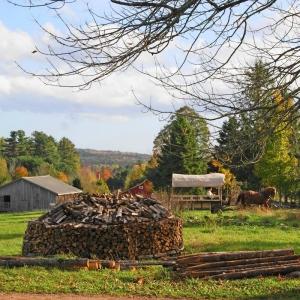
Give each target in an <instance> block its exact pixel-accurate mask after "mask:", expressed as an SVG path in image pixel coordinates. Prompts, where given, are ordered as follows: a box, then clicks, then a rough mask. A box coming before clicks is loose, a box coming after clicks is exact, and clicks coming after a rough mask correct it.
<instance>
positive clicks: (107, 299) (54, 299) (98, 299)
mask: <svg viewBox="0 0 300 300" xmlns="http://www.w3.org/2000/svg"><path fill="white" fill-rule="evenodd" d="M154 299H155V300H174V299H170V298H153V297H152V298H148V297H138V296H132V297H118V296H116V297H112V296H105V295H100V296H80V295H62V294H60V295H49V294H0V300H154ZM176 300H179V299H178V298H177V299H176ZM180 300H186V299H185V298H181V299H180Z"/></svg>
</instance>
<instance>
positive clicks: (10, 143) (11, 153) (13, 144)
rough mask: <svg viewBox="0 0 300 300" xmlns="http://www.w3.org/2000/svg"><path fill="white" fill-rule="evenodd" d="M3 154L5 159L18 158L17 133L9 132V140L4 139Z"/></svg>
mask: <svg viewBox="0 0 300 300" xmlns="http://www.w3.org/2000/svg"><path fill="white" fill-rule="evenodd" d="M5 144H6V145H5V152H4V156H5V157H6V158H8V159H9V158H16V157H17V156H18V146H17V144H18V141H17V131H11V132H10V136H9V138H7V139H5Z"/></svg>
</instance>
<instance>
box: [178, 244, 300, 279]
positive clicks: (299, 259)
mask: <svg viewBox="0 0 300 300" xmlns="http://www.w3.org/2000/svg"><path fill="white" fill-rule="evenodd" d="M175 269H176V274H177V276H178V277H180V278H185V277H190V278H204V279H240V278H250V277H256V276H270V275H286V274H288V273H291V272H295V271H300V255H295V253H294V251H293V250H292V249H283V250H281V249H280V250H265V251H237V252H220V253H218V252H215V253H198V254H193V255H187V256H179V257H178V258H177V259H176V267H175Z"/></svg>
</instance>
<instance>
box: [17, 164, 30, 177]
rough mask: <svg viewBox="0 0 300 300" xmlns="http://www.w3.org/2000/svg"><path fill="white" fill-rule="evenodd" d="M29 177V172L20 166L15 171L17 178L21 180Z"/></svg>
mask: <svg viewBox="0 0 300 300" xmlns="http://www.w3.org/2000/svg"><path fill="white" fill-rule="evenodd" d="M27 176H28V170H27V169H26V168H25V167H23V166H19V167H16V169H15V178H21V177H27Z"/></svg>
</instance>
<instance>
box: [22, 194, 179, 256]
mask: <svg viewBox="0 0 300 300" xmlns="http://www.w3.org/2000/svg"><path fill="white" fill-rule="evenodd" d="M182 247H183V240H182V221H181V220H180V219H178V218H176V217H174V216H173V215H172V214H171V213H170V212H169V211H168V210H167V209H165V208H164V207H163V206H162V205H160V203H159V202H157V201H156V200H154V199H149V198H142V197H139V196H135V197H133V196H124V195H122V196H121V197H117V196H101V197H100V196H89V195H82V196H80V197H79V198H78V199H77V200H75V201H73V202H67V203H63V204H61V205H59V206H57V207H55V208H54V209H52V210H51V211H49V212H48V213H46V214H45V215H43V216H41V217H40V218H39V219H38V220H36V221H32V222H29V224H28V227H27V230H26V233H25V237H24V243H23V254H24V255H27V256H28V255H54V254H62V253H67V254H73V255H76V256H79V257H86V258H89V257H97V258H101V259H137V258H141V257H147V258H150V257H161V256H164V255H174V254H178V253H179V252H180V251H181V249H182Z"/></svg>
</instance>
